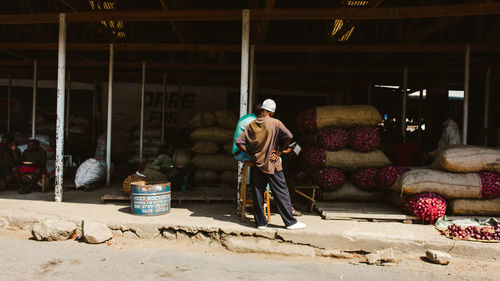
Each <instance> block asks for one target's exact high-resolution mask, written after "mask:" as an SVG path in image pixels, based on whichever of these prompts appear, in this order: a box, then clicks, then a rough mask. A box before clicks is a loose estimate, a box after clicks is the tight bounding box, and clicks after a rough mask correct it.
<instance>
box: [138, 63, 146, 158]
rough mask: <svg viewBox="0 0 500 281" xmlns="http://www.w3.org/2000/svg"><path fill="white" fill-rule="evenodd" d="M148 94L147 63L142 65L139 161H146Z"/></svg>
mask: <svg viewBox="0 0 500 281" xmlns="http://www.w3.org/2000/svg"><path fill="white" fill-rule="evenodd" d="M145 92H146V62H143V63H142V83H141V125H140V126H141V128H140V134H139V161H140V162H142V161H143V160H144V154H143V150H144V95H145Z"/></svg>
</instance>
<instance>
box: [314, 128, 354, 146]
mask: <svg viewBox="0 0 500 281" xmlns="http://www.w3.org/2000/svg"><path fill="white" fill-rule="evenodd" d="M316 139H317V143H318V145H319V146H321V147H322V148H324V149H326V150H329V151H337V150H342V149H344V148H345V147H346V146H347V143H348V142H349V137H348V134H347V130H345V129H342V128H335V127H327V128H323V129H321V130H319V131H318V136H317V137H316Z"/></svg>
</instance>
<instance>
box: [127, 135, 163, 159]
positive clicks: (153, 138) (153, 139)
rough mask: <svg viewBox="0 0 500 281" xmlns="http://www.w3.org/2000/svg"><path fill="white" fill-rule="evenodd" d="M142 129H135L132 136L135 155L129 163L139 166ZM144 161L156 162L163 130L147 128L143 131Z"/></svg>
mask: <svg viewBox="0 0 500 281" xmlns="http://www.w3.org/2000/svg"><path fill="white" fill-rule="evenodd" d="M140 133H141V132H140V129H139V128H137V129H134V130H133V131H132V134H131V142H132V146H133V147H134V148H135V150H134V152H135V154H134V155H132V156H131V157H130V158H129V160H128V163H129V164H138V163H139V162H140V157H139V148H140ZM142 145H143V149H142V157H143V159H142V160H143V161H154V160H155V159H156V157H157V156H158V148H159V147H160V145H161V128H145V129H144V131H143V143H142Z"/></svg>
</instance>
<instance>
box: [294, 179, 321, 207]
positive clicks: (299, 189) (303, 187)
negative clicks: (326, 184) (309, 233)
mask: <svg viewBox="0 0 500 281" xmlns="http://www.w3.org/2000/svg"><path fill="white" fill-rule="evenodd" d="M316 189H319V186H317V185H297V186H295V193H297V194H298V195H300V196H302V197H304V198H305V199H307V200H308V201H309V202H310V204H311V206H310V208H309V212H312V211H313V208H314V205H316V200H315V199H314V196H315V195H316ZM303 190H312V192H311V195H310V196H309V195H307V194H305V193H304V192H303Z"/></svg>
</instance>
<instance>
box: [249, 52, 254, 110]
mask: <svg viewBox="0 0 500 281" xmlns="http://www.w3.org/2000/svg"><path fill="white" fill-rule="evenodd" d="M249 73H250V78H249V81H248V94H249V97H248V112H252V110H253V106H254V104H255V45H253V44H252V45H250V69H249Z"/></svg>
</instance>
